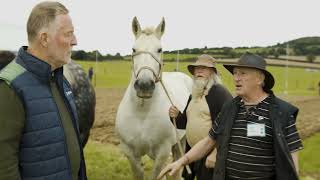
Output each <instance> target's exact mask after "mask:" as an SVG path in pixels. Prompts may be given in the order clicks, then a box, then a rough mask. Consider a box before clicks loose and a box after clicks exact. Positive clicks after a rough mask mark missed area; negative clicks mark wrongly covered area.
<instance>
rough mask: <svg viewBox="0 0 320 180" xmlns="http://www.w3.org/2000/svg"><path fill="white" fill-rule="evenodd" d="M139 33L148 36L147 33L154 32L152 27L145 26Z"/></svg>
mask: <svg viewBox="0 0 320 180" xmlns="http://www.w3.org/2000/svg"><path fill="white" fill-rule="evenodd" d="M141 33H143V34H146V35H148V36H149V35H152V34H155V29H154V28H153V27H147V28H145V29H144V30H142V32H141Z"/></svg>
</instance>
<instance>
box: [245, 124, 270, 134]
mask: <svg viewBox="0 0 320 180" xmlns="http://www.w3.org/2000/svg"><path fill="white" fill-rule="evenodd" d="M247 136H248V137H253V136H259V137H265V136H266V128H265V124H260V123H255V124H247Z"/></svg>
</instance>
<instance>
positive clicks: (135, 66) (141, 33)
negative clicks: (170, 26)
mask: <svg viewBox="0 0 320 180" xmlns="http://www.w3.org/2000/svg"><path fill="white" fill-rule="evenodd" d="M164 29H165V21H164V18H162V21H161V22H160V24H159V25H158V26H157V28H155V29H154V28H146V29H144V30H141V27H140V24H139V22H138V19H137V18H136V17H134V19H133V21H132V31H133V34H134V35H135V37H136V40H135V43H134V45H133V48H132V51H133V52H132V71H133V75H134V77H135V82H134V88H135V90H136V92H137V96H138V97H140V98H151V97H152V94H153V91H154V89H155V83H156V82H158V81H159V80H160V76H161V68H162V66H163V62H162V47H161V37H162V35H163V33H164Z"/></svg>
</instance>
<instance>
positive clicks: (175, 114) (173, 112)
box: [169, 106, 179, 118]
mask: <svg viewBox="0 0 320 180" xmlns="http://www.w3.org/2000/svg"><path fill="white" fill-rule="evenodd" d="M178 114H179V110H178V108H177V107H175V106H171V107H170V109H169V116H170V117H171V118H177V117H178Z"/></svg>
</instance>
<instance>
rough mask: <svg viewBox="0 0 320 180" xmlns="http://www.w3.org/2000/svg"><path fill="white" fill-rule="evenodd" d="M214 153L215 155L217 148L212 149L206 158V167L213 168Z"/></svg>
mask: <svg viewBox="0 0 320 180" xmlns="http://www.w3.org/2000/svg"><path fill="white" fill-rule="evenodd" d="M216 155H217V150H216V149H215V150H213V151H212V152H211V153H210V154H209V156H208V157H207V159H206V167H207V168H214V166H215V164H216Z"/></svg>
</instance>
